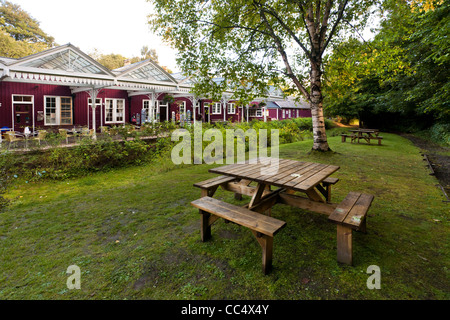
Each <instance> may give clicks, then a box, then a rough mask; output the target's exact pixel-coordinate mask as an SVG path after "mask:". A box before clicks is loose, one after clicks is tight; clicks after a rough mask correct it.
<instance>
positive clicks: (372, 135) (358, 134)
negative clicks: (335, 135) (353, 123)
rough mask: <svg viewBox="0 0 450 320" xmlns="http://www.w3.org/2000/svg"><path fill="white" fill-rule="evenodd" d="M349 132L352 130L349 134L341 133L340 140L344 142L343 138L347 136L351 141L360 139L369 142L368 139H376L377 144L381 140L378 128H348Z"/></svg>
mask: <svg viewBox="0 0 450 320" xmlns="http://www.w3.org/2000/svg"><path fill="white" fill-rule="evenodd" d="M350 132H353V134H352V135H351V136H348V135H342V142H345V138H346V137H349V138H351V142H354V141H357V142H358V143H359V141H360V140H361V139H363V140H365V141H366V142H367V143H370V140H378V144H379V145H381V140H382V139H383V137H380V136H379V134H380V130H378V129H362V128H359V129H354V130H350Z"/></svg>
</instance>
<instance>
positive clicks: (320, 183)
mask: <svg viewBox="0 0 450 320" xmlns="http://www.w3.org/2000/svg"><path fill="white" fill-rule="evenodd" d="M277 160H278V165H276V161H277ZM273 161H275V165H274V162H273ZM337 170H339V166H335V165H328V164H322V163H315V162H308V161H295V160H288V159H274V158H259V159H256V160H253V161H252V160H249V161H245V162H241V163H236V164H229V165H225V166H221V167H218V168H212V169H209V172H212V173H217V174H220V176H218V177H215V178H212V179H208V180H206V181H202V182H198V183H195V184H194V186H196V187H198V188H200V189H201V190H202V195H201V198H199V199H197V200H194V201H192V202H191V205H193V206H194V207H196V208H198V209H199V212H200V213H201V214H202V218H201V219H202V220H201V237H202V241H206V240H208V239H209V238H210V237H211V225H212V224H213V223H214V222H215V221H216V220H217V219H219V218H223V219H225V220H228V221H231V222H233V223H236V224H239V225H241V226H243V227H247V228H249V229H251V230H252V232H253V234H254V235H255V237H256V238H257V240H258V242H259V244H260V245H261V247H262V250H263V255H262V258H263V272H264V274H267V272H268V270H269V269H270V267H271V264H272V250H273V237H274V235H275V234H276V233H277V232H278V231H279V230H280V229H281V228H283V227H284V226H285V225H286V222H284V221H281V220H279V219H277V218H274V217H272V216H271V208H272V207H273V206H274V205H276V204H278V203H280V204H285V205H289V206H292V207H296V208H300V209H304V210H308V211H311V212H316V213H320V214H324V215H326V216H327V217H328V221H330V222H332V223H335V224H336V225H337V260H338V262H341V263H346V264H350V265H351V264H353V240H352V231H353V230H356V231H363V232H365V230H366V216H367V212H368V210H369V208H370V205H371V203H372V201H373V198H374V197H373V196H372V195H369V194H365V193H360V192H354V191H352V192H349V194H348V195H347V196H346V197H345V199H344V200H343V201H342V202H340V203H339V204H334V203H331V202H330V201H329V199H330V198H329V197H330V192H329V190H328V192H327V190H325V189H324V187H325V186H326V185H329V184H330V183H331V184H334V183H336V182H337V181H338V179H336V178H332V177H329V176H330V175H332V174H333V173H335V172H336V171H337ZM252 183H256V186H253V185H251V184H252ZM218 187H221V188H222V189H224V190H226V191H231V192H234V193H235V196H236V195H239V196H241V195H247V196H250V197H251V200H250V202H249V203H248V204H247V205H245V206H241V205H239V206H237V205H234V204H231V203H226V202H223V201H221V200H219V199H215V198H213V196H214V193H215V191H216V190H217V188H218ZM298 193H300V194H298ZM305 195H306V197H305Z"/></svg>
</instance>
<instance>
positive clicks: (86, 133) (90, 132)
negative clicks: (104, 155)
mask: <svg viewBox="0 0 450 320" xmlns="http://www.w3.org/2000/svg"><path fill="white" fill-rule="evenodd" d="M93 135H94V129H88V128H83V129H82V130H81V136H82V137H85V138H91V137H92V136H93Z"/></svg>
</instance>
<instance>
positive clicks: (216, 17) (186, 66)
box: [148, 0, 374, 151]
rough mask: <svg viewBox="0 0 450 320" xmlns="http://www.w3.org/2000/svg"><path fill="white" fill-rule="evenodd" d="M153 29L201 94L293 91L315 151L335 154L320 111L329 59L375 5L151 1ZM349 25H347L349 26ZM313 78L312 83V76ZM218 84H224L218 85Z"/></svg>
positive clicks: (367, 1) (294, 0) (362, 0)
mask: <svg viewBox="0 0 450 320" xmlns="http://www.w3.org/2000/svg"><path fill="white" fill-rule="evenodd" d="M148 1H150V2H152V3H153V4H154V7H155V9H156V14H155V15H153V16H151V18H150V21H149V22H150V25H151V26H152V27H153V29H154V30H155V31H157V32H159V34H160V35H162V36H163V37H164V39H165V40H166V41H168V42H169V43H170V44H171V45H172V46H173V47H174V48H175V49H177V50H178V53H179V58H178V59H177V61H178V63H179V65H180V66H181V68H182V70H183V71H184V72H185V73H187V74H192V73H194V72H196V80H197V84H196V87H195V89H194V90H195V91H196V92H198V93H199V94H200V93H203V94H207V92H208V91H213V92H217V93H218V92H219V91H220V90H223V89H224V87H225V86H228V87H230V86H231V87H232V89H235V91H236V94H237V95H238V96H239V99H240V100H241V101H245V100H247V101H248V100H249V99H251V98H252V97H253V96H254V95H263V94H265V93H266V91H265V90H266V89H267V84H268V83H273V84H275V85H280V84H283V86H284V87H285V86H286V85H289V86H290V87H291V88H292V89H293V91H295V92H296V93H300V94H302V95H303V96H304V97H305V98H306V99H307V100H308V101H309V102H310V105H311V111H312V118H313V132H314V144H313V150H319V151H328V150H330V148H329V145H328V142H327V136H326V132H325V125H324V117H323V107H322V100H323V98H322V72H323V55H324V53H325V51H326V49H327V48H328V47H329V45H330V43H331V42H332V41H333V39H335V40H336V39H338V38H339V37H340V36H342V35H343V34H344V31H345V30H346V29H348V28H349V27H350V26H351V27H352V28H358V27H361V26H362V25H363V24H364V22H365V21H366V18H367V16H368V13H369V11H368V9H369V7H370V5H372V4H373V2H374V1H372V0H224V1H213V0H206V1H205V0H179V1H177V0H148ZM344 22H345V23H344ZM308 71H309V75H308ZM217 76H220V77H222V78H223V81H222V82H220V83H217V82H213V81H212V78H213V77H217Z"/></svg>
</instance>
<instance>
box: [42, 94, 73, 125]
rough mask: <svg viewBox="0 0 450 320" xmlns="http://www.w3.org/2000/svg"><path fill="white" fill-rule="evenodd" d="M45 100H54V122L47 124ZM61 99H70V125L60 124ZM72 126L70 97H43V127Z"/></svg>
mask: <svg viewBox="0 0 450 320" xmlns="http://www.w3.org/2000/svg"><path fill="white" fill-rule="evenodd" d="M47 98H51V99H55V122H54V123H49V122H47ZM61 98H66V99H70V114H71V117H70V119H71V120H70V123H61ZM72 124H73V99H72V97H70V96H51V95H46V96H44V125H45V126H61V125H63V126H65V125H72Z"/></svg>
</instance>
